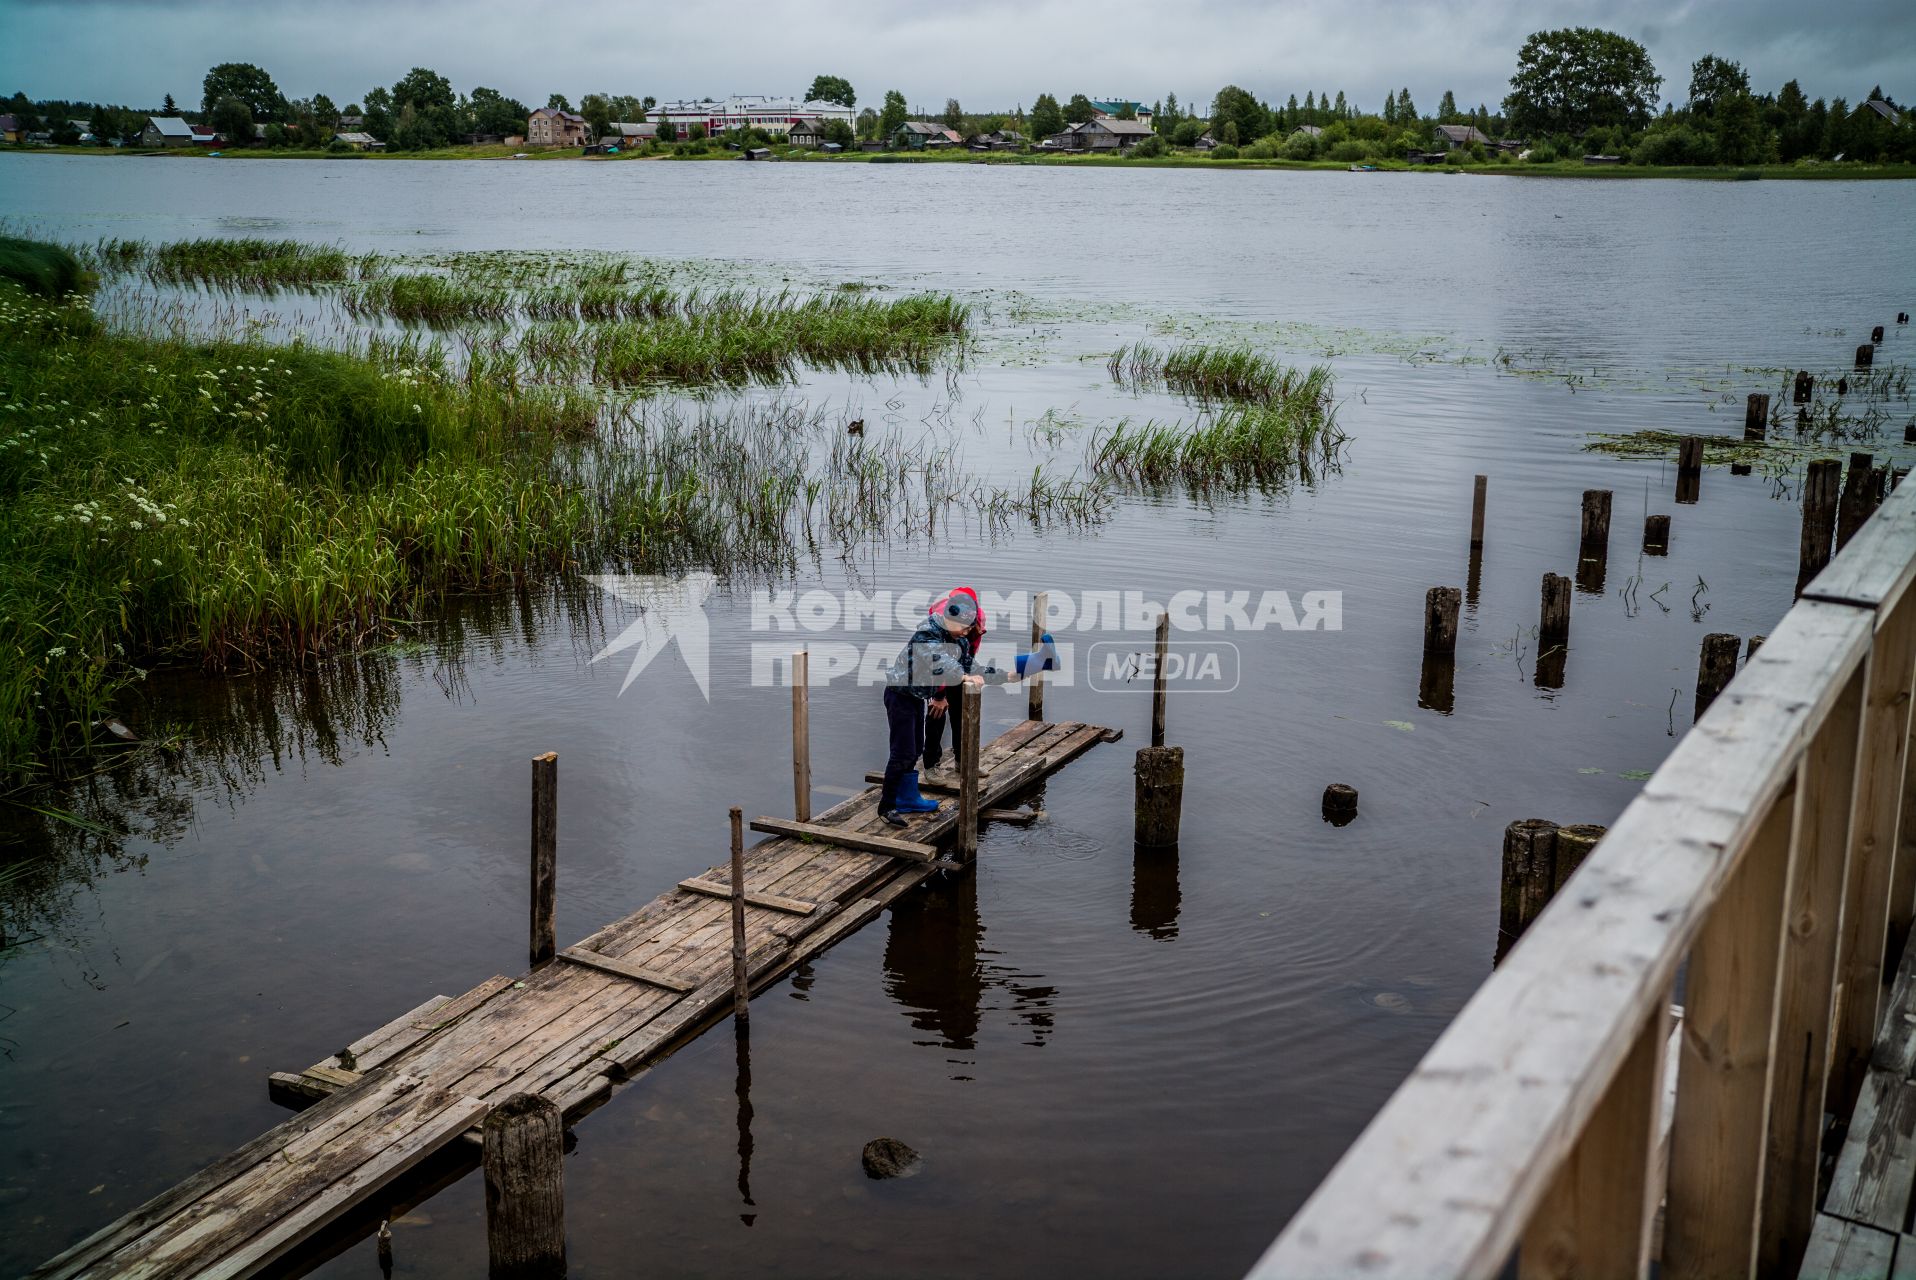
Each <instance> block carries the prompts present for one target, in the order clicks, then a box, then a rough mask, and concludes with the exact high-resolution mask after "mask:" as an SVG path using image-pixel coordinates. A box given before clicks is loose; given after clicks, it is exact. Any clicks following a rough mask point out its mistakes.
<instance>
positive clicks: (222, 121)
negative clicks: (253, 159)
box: [206, 95, 253, 147]
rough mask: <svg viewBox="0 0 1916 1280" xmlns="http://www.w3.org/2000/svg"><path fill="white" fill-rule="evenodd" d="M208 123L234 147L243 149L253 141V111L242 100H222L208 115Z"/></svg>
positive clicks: (215, 104)
mask: <svg viewBox="0 0 1916 1280" xmlns="http://www.w3.org/2000/svg"><path fill="white" fill-rule="evenodd" d="M206 122H207V123H208V124H210V125H212V126H213V132H215V133H218V134H222V135H224V136H225V138H226V141H227V142H228V143H229V144H231V145H232V146H235V147H243V146H246V145H248V144H249V143H251V142H252V141H253V109H252V108H251V107H249V106H247V105H246V102H245V100H244V99H242V98H238V97H233V96H231V95H229V96H227V97H224V98H221V99H220V100H219V101H217V102H215V103H214V104H213V109H212V110H211V111H210V112H208V113H207V117H206Z"/></svg>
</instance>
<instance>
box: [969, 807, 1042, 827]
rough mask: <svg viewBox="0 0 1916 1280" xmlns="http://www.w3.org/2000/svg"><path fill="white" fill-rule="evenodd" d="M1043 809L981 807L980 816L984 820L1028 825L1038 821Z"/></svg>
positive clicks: (1016, 825)
mask: <svg viewBox="0 0 1916 1280" xmlns="http://www.w3.org/2000/svg"><path fill="white" fill-rule="evenodd" d="M1040 813H1041V810H1038V809H980V810H979V811H978V817H979V819H980V820H981V821H984V822H1004V823H1009V824H1010V825H1011V826H1014V827H1028V826H1030V825H1031V824H1032V823H1034V822H1036V821H1037V820H1038V818H1039V815H1040Z"/></svg>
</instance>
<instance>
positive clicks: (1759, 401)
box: [1743, 391, 1770, 440]
mask: <svg viewBox="0 0 1916 1280" xmlns="http://www.w3.org/2000/svg"><path fill="white" fill-rule="evenodd" d="M1769 433H1770V397H1769V393H1768V392H1764V391H1752V392H1750V398H1749V399H1748V400H1747V401H1746V402H1744V405H1743V438H1744V439H1745V440H1761V439H1764V438H1765V437H1766V436H1768V435H1769Z"/></svg>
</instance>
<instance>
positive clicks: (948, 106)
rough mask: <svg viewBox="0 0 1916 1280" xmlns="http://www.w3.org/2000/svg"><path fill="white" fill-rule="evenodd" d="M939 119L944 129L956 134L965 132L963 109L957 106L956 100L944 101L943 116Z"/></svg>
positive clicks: (948, 99) (947, 99)
mask: <svg viewBox="0 0 1916 1280" xmlns="http://www.w3.org/2000/svg"><path fill="white" fill-rule="evenodd" d="M941 118H942V119H943V120H944V123H945V128H947V129H951V130H954V131H956V132H958V133H963V132H964V131H965V109H964V108H963V107H961V106H959V105H958V99H956V98H946V99H945V114H944V115H943V117H941Z"/></svg>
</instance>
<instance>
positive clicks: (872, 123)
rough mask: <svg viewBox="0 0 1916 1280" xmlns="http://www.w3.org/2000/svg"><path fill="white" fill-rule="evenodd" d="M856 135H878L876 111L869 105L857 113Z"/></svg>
mask: <svg viewBox="0 0 1916 1280" xmlns="http://www.w3.org/2000/svg"><path fill="white" fill-rule="evenodd" d="M858 136H859V137H861V138H876V137H877V136H878V113H877V112H876V111H873V110H872V109H871V108H870V107H866V108H865V109H864V110H863V111H861V112H859V113H858Z"/></svg>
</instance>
